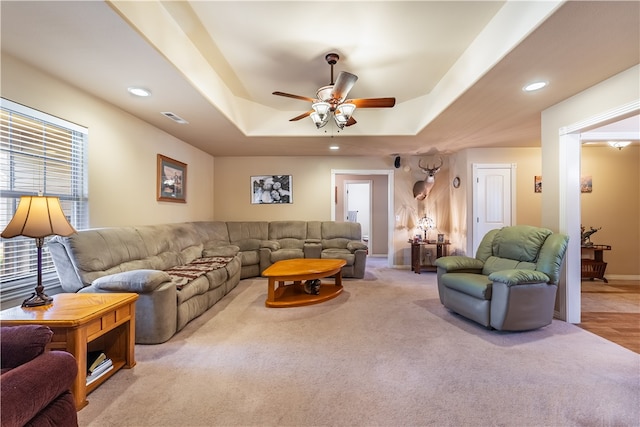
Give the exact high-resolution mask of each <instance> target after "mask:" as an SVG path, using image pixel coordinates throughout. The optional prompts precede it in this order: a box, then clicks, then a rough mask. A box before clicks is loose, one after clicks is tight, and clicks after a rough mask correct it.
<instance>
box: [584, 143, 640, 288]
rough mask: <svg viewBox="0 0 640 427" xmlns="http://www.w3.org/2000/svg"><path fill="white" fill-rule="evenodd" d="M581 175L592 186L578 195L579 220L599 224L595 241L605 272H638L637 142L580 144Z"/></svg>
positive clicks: (639, 193)
mask: <svg viewBox="0 0 640 427" xmlns="http://www.w3.org/2000/svg"><path fill="white" fill-rule="evenodd" d="M581 157H582V161H581V175H582V176H591V177H592V181H593V190H592V192H591V193H582V194H581V195H580V203H581V209H580V210H581V223H582V224H583V225H584V226H585V227H586V228H587V229H589V228H590V227H594V228H600V227H602V229H601V230H599V231H598V232H597V233H595V234H594V235H593V236H592V237H591V241H592V242H593V243H595V244H601V245H611V251H607V252H605V253H604V258H605V261H606V262H607V263H608V265H607V271H606V273H607V276H609V277H611V276H612V275H614V276H615V275H626V276H628V275H632V276H636V277H638V276H640V262H639V260H640V173H639V170H640V146H638V145H633V146H629V147H627V148H625V149H624V150H617V149H614V148H611V147H590V146H588V145H585V146H583V147H582V156H581Z"/></svg>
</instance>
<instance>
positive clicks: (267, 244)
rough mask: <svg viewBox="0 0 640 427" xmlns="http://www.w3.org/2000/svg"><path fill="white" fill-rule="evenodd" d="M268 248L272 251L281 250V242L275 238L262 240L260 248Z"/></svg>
mask: <svg viewBox="0 0 640 427" xmlns="http://www.w3.org/2000/svg"><path fill="white" fill-rule="evenodd" d="M262 248H266V249H270V250H272V251H277V250H280V243H279V242H277V241H275V240H262V241H261V242H260V249H262Z"/></svg>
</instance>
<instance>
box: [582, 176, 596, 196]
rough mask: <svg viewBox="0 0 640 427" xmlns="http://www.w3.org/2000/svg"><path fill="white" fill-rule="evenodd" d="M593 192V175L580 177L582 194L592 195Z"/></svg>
mask: <svg viewBox="0 0 640 427" xmlns="http://www.w3.org/2000/svg"><path fill="white" fill-rule="evenodd" d="M592 191H593V180H592V178H591V175H588V176H582V177H580V192H581V193H591V192H592Z"/></svg>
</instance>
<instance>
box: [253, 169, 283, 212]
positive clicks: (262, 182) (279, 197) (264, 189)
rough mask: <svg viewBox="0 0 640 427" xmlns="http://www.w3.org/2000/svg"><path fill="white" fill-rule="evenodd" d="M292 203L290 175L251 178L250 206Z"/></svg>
mask: <svg viewBox="0 0 640 427" xmlns="http://www.w3.org/2000/svg"><path fill="white" fill-rule="evenodd" d="M282 203H293V189H292V176H291V175H257V176H252V177H251V204H254V205H273V204H282Z"/></svg>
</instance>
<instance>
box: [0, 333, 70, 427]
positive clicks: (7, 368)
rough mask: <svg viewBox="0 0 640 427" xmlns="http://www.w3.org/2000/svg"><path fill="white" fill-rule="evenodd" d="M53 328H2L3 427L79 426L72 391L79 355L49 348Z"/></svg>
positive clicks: (1, 417)
mask: <svg viewBox="0 0 640 427" xmlns="http://www.w3.org/2000/svg"><path fill="white" fill-rule="evenodd" d="M52 337H53V332H52V331H51V329H49V328H48V327H46V326H38V325H24V326H7V327H2V328H0V365H1V368H2V370H1V374H0V388H1V391H0V399H1V402H0V404H1V405H2V411H0V419H1V424H2V427H14V426H25V425H26V426H65V427H67V426H74V427H75V426H77V425H78V417H77V413H76V407H75V403H74V400H73V395H72V394H71V384H72V383H73V381H74V379H75V377H76V375H77V373H78V366H77V365H76V360H75V358H74V357H73V356H72V355H71V354H70V353H67V352H65V351H45V346H46V345H47V344H48V343H49V341H51V338H52Z"/></svg>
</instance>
